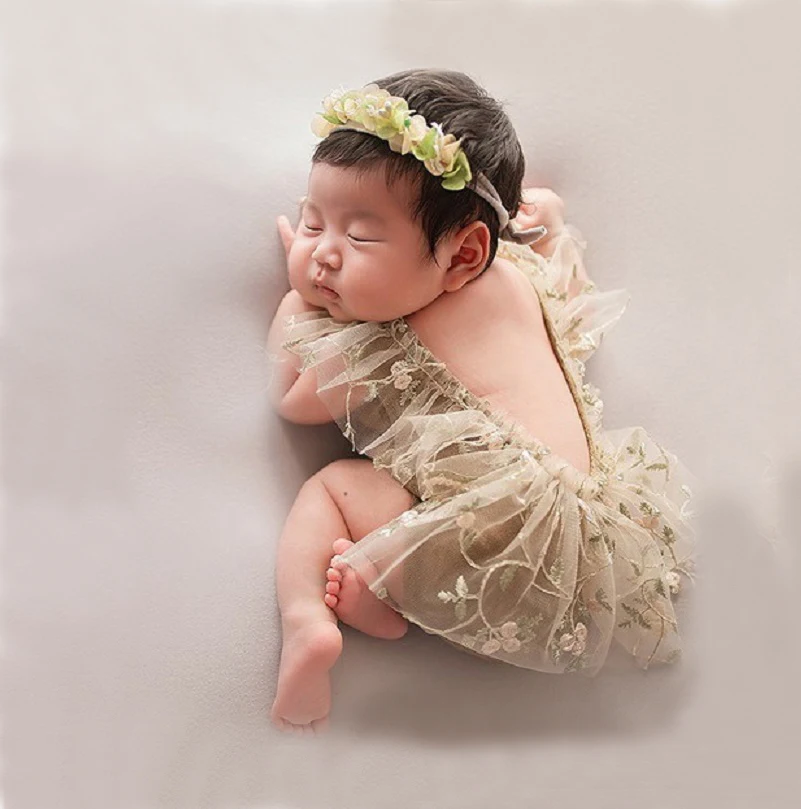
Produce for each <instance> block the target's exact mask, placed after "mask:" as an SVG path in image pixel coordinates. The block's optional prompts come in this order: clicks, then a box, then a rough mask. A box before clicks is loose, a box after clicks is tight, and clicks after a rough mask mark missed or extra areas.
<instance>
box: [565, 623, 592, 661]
mask: <svg viewBox="0 0 801 809" xmlns="http://www.w3.org/2000/svg"><path fill="white" fill-rule="evenodd" d="M586 645H587V627H586V626H584V624H582V623H578V624H576V629H575V631H573V632H572V633H571V632H566V633H565V634H564V635H562V637H561V638H559V648H560V649H561V650H562V651H563V652H571V653H572V654H574V655H575V656H576V657H578V655H580V654H582V653H583V652H584V649H585V647H586Z"/></svg>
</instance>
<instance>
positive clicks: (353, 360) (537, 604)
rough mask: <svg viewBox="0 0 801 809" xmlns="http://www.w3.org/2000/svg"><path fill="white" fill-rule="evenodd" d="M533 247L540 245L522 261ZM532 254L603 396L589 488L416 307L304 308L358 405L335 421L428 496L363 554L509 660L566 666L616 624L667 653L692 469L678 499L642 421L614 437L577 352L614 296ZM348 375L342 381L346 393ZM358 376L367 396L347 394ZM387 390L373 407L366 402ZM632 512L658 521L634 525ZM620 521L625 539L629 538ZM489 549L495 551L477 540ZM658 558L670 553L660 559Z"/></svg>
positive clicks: (430, 609) (568, 362)
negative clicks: (459, 366) (482, 389)
mask: <svg viewBox="0 0 801 809" xmlns="http://www.w3.org/2000/svg"><path fill="white" fill-rule="evenodd" d="M504 249H505V248H504ZM524 250H525V251H527V252H528V253H531V254H532V255H534V256H535V257H534V259H533V260H531V261H527V260H524V259H523V258H522V255H523V253H522V251H524ZM501 252H502V250H501V249H499V254H501ZM568 252H569V251H568ZM520 256H521V258H520V260H519V261H518V262H516V263H517V266H519V267H520V268H521V270H522V271H523V272H524V273H525V274H526V276H527V277H529V278H530V279H531V280H532V283H536V285H537V286H538V291H539V292H542V293H544V294H542V295H541V301H542V303H543V310H544V311H546V313H547V316H548V317H550V318H551V320H549V321H548V324H549V325H550V327H551V328H552V329H553V330H554V331H553V332H552V333H550V336H551V337H552V338H553V339H552V346H553V348H554V351H555V353H556V354H557V358H558V359H561V361H562V364H563V369H564V371H565V377H566V379H568V380H569V382H570V381H572V392H573V394H574V400H575V401H576V403H577V404H580V414H581V413H584V414H585V415H586V414H587V413H591V414H592V422H591V423H589V426H591V427H595V428H596V430H597V432H598V435H597V437H598V442H597V444H596V446H595V448H594V455H593V465H594V472H593V475H592V476H591V478H592V484H591V485H585V483H586V482H582V483H581V488H579V490H578V491H572V492H571V491H567V490H566V487H565V486H562V485H561V483H568V480H569V477H570V476H569V475H564V476H562V477H561V481H560V480H559V479H557V477H556V476H555V473H554V472H552V471H551V470H552V469H553V470H556V469H557V468H559V467H561V464H560V463H558V461H560V460H561V459H560V458H558V457H555V456H552V457H551V458H549V459H548V460H547V461H545V460H544V459H545V458H546V455H548V454H549V451H548V448H547V447H545V446H544V445H541V444H540V443H539V442H536V441H532V440H530V438H531V437H530V436H528V435H527V433H526V432H525V431H522V430H520V429H518V426H519V425H515V424H514V422H513V421H512V420H511V419H509V418H507V417H505V416H504V414H503V413H501V412H499V411H496V410H495V409H494V408H493V407H492V406H491V405H490V403H488V402H487V401H486V400H483V399H480V398H479V397H476V396H473V395H472V394H471V393H470V391H469V390H467V389H466V388H465V387H464V386H463V385H462V384H461V383H460V382H459V380H458V379H456V378H455V377H453V376H452V375H451V374H450V372H449V369H448V368H446V367H445V365H444V364H442V363H441V362H439V361H437V359H436V357H434V356H433V355H432V354H431V353H430V352H428V351H427V350H426V349H425V346H424V345H423V344H422V343H421V342H420V341H419V340H418V339H417V336H416V334H415V332H414V330H412V329H411V328H409V327H407V325H406V323H405V321H404V320H403V319H402V318H399V319H397V320H395V321H390V322H389V323H358V324H355V325H351V324H333V323H332V322H331V319H330V318H325V317H322V316H321V317H320V318H319V320H318V319H317V318H315V317H305V316H303V315H302V316H299V317H298V319H297V321H296V322H295V323H294V326H295V327H296V329H297V331H296V332H295V335H293V337H294V338H295V339H293V340H292V341H291V349H290V350H292V351H293V352H294V353H297V354H302V355H304V356H305V357H306V358H307V359H308V363H309V364H311V365H315V366H316V367H317V368H318V380H319V381H320V383H321V384H324V385H326V388H327V389H328V390H331V391H332V395H331V396H330V397H328V401H332V402H333V401H335V398H336V399H338V400H339V401H343V400H344V405H345V411H346V412H345V414H344V415H343V416H341V417H340V416H337V420H338V424H339V425H340V427H341V428H342V430H343V432H344V433H345V434H346V436H350V437H351V438H352V440H353V444H354V449H357V450H358V451H359V452H361V453H363V454H365V455H367V456H368V457H370V458H372V460H373V465H374V466H375V468H377V469H379V468H380V469H387V470H389V472H390V473H391V474H392V476H393V477H394V478H395V479H396V480H398V481H400V482H401V483H402V485H406V486H407V487H408V488H409V490H410V491H412V493H413V494H415V496H416V497H418V498H419V499H420V501H421V502H422V503H424V504H425V505H424V507H421V508H418V507H415V508H412V509H409V510H407V511H405V512H404V513H403V514H401V515H400V516H399V517H398V518H397V519H396V520H393V521H391V522H390V523H388V525H386V526H383V527H381V528H379V529H377V530H376V531H375V532H374V534H370V535H368V536H367V537H365V538H364V540H362V541H363V542H364V545H363V552H364V553H365V555H366V557H367V558H372V559H373V561H376V562H378V561H380V564H376V571H377V573H376V576H378V575H379V574H380V573H383V571H387V572H388V571H390V570H395V571H397V574H398V578H397V581H398V582H399V583H400V582H402V581H408V583H409V587H408V588H403V587H399V588H398V589H397V590H396V589H395V588H394V587H393V586H390V587H389V590H390V591H391V592H390V593H387V590H386V588H385V587H383V588H379V585H381V584H383V583H384V582H385V581H386V582H389V581H393V583H394V581H395V579H391V578H390V577H387V578H386V580H384V578H383V576H382V578H381V579H378V578H376V580H375V591H377V594H378V595H379V597H385V598H386V599H387V601H388V602H389V600H390V595H391V597H392V599H398V602H397V604H395V603H392V604H391V606H393V608H397V609H398V611H399V612H401V614H403V615H404V616H405V617H407V618H408V619H409V620H411V621H413V622H415V623H418V624H419V625H420V626H422V627H423V628H424V629H426V630H427V631H431V632H432V633H434V634H439V635H441V636H444V637H447V638H449V639H453V640H457V639H458V642H459V643H461V644H462V645H464V646H465V647H468V648H470V649H472V650H474V651H476V652H479V653H482V654H485V655H487V656H491V655H492V656H496V655H497V656H498V657H499V658H500V659H503V657H504V655H511V656H512V657H509V662H511V661H512V660H514V661H515V662H517V663H519V665H521V666H526V667H529V668H534V669H537V668H545V669H547V670H551V669H552V668H553V667H552V666H551V667H549V666H547V664H544V663H543V660H542V655H543V653H545V654H546V655H548V656H549V657H550V658H551V660H552V661H555V662H556V663H557V666H556V668H557V669H558V670H560V671H563V672H567V671H574V670H579V669H582V668H587V667H589V666H593V667H595V666H596V665H600V664H602V662H603V660H602V656H603V655H602V652H603V651H604V650H605V649H606V648H607V647H608V646H609V645H610V644H609V642H610V641H612V640H614V639H618V640H621V641H625V645H626V647H627V648H629V649H632V650H633V652H632V653H633V654H634V656H635V657H636V658H637V659H638V661H640V662H642V661H644V660H645V658H648V662H650V660H651V659H652V658H653V657H654V655H656V657H657V659H658V660H659V661H660V662H666V661H670V660H673V659H676V657H677V656H678V653H677V649H676V647H677V638H676V622H675V614H674V612H673V611H672V602H671V598H670V596H671V595H673V594H675V593H677V592H679V588H680V586H681V583H682V579H681V578H680V573H685V574H687V575H688V576H689V573H688V571H689V570H691V569H692V560H691V559H689V558H688V553H689V550H690V547H691V546H690V538H691V534H690V532H689V530H688V526H687V525H686V524H685V522H684V521H683V518H684V516H685V514H686V513H687V509H686V506H687V502H686V501H687V500H689V499H690V496H691V492H690V490H689V487H687V486H684V485H682V484H683V481H682V480H678V481H677V483H676V489H675V490H676V491H678V487H679V486H681V493H682V494H681V496H679V497H678V498H677V500H678V501H679V502H677V503H675V508H673V507H672V505H673V504H671V503H670V502H669V500H668V493H669V491H671V490H670V489H668V488H667V487H666V486H664V484H665V483H666V482H667V481H668V478H669V476H670V475H671V474H679V469H680V468H678V467H674V465H673V464H672V457H671V456H670V455H669V454H667V453H665V452H664V451H663V450H662V448H661V447H660V446H659V445H658V444H657V443H656V442H655V441H653V440H652V439H651V438H650V437H649V436H648V435H647V434H646V433H645V432H644V431H643V430H642V429H641V428H633V429H632V430H631V432H628V433H626V434H625V435H624V436H621V439H622V440H621V441H620V442H619V443H618V441H617V440H616V441H615V442H614V443H610V442H609V441H605V440H604V435H603V433H602V431H601V430H600V429H599V426H600V414H601V412H602V409H603V402H602V400H601V398H600V395H599V394H600V392H599V391H598V389H597V388H596V387H595V386H593V385H591V384H589V383H583V373H584V369H585V366H584V362H583V361H582V360H581V359H579V358H578V357H577V354H580V355H581V356H582V357H583V358H584V359H586V356H587V355H588V354H591V353H592V351H593V350H594V348H596V347H597V344H598V343H599V342H600V339H599V338H600V337H601V336H602V335H603V332H604V331H605V322H608V321H609V319H611V318H612V314H613V313H612V311H611V310H613V309H614V308H615V306H610V305H608V304H607V299H602V300H598V301H597V303H599V304H602V306H596V301H594V300H592V299H591V298H588V299H586V301H584V302H580V304H581V305H577V306H574V307H571V309H570V310H569V314H567V313H565V312H563V310H564V300H565V295H564V293H563V292H559V291H558V290H561V289H563V288H564V286H563V284H562V282H563V281H564V277H561V276H560V277H558V278H557V277H556V272H557V271H558V268H557V267H555V266H554V265H553V264H549V263H548V262H546V261H544V260H541V257H537V256H536V254H533V251H531V250H530V248H528V247H521V253H520ZM569 269H570V268H566V271H567V270H569ZM575 286H576V285H575V284H574V285H573V286H572V288H575ZM549 290H550V292H553V293H555V294H549ZM593 291H594V290H593V289H592V288H590V287H587V286H585V288H584V290H583V292H584V293H585V294H588V295H589V294H590V293H591V292H593ZM611 303H612V301H611V300H610V301H609V304H611ZM577 314H578V315H579V316H580V317H583V318H584V319H583V320H579V319H577V317H573V316H574V315H577ZM571 317H572V320H571ZM569 329H572V331H571V332H570V333H569V334H568V333H567V331H568V330H569ZM298 335H299V336H298ZM317 338H320V339H319V340H318V339H317ZM337 349H341V351H339V352H337ZM340 357H344V368H343V362H342V361H341V359H340ZM320 371H321V372H322V373H320ZM343 371H344V372H343ZM337 386H341V388H342V392H343V393H346V394H347V396H346V397H344V396H343V397H340V396H338V391H337V397H335V396H334V395H333V392H334V391H335V390H336V388H337ZM346 386H347V390H345V388H346ZM356 387H359V388H360V390H359V392H360V393H362V394H363V395H362V397H361V398H360V397H352V398H351V396H350V393H351V389H352V388H356ZM374 400H377V404H376V405H375V406H370V407H361V404H362V403H363V402H364V401H370V402H371V401H374ZM466 409H470V410H475V411H476V413H475V421H474V422H469V423H468V421H467V420H465V419H464V418H463V417H461V414H462V413H463V411H464V410H466ZM351 420H352V423H353V426H352V428H351ZM586 426H587V424H585V427H586ZM592 432H595V431H594V430H593V431H592ZM507 448H510V449H509V450H508V451H507ZM471 453H472V454H474V458H470V457H469V456H470V455H471ZM477 481H479V482H480V490H481V492H482V494H481V497H480V500H479V497H478V495H477V493H476V490H475V489H474V487H475V486H476V482H477ZM471 492H472V493H474V496H473V497H472V498H471V496H470V494H471ZM485 492H486V495H485ZM465 495H467V496H466V497H465ZM456 498H458V500H456V502H454V501H455V499H456ZM683 498H684V499H683ZM477 500H479V502H476V501H477ZM655 504H659V506H660V507H662V508H664V514H663V513H661V511H660V509H659V508H657V506H656V505H655ZM680 505H681V508H682V512H681V514H680V515H679V513H678V511H679V506H680ZM535 515H536V519H533V517H534V516H535ZM629 521H633V522H634V523H635V526H634V527H639V528H641V529H644V530H630V529H631V528H632V525H631V524H630V522H629ZM490 525H492V526H499V527H502V528H503V531H508V534H504V533H502V532H501V533H499V535H498V536H499V539H500V542H502V543H506V544H501V545H500V547H498V548H495V547H493V543H492V542H484V541H483V540H484V539H486V537H487V534H486V531H487V528H488V526H490ZM566 526H567V527H568V528H569V530H570V531H572V533H571V534H569V535H564V536H567V540H568V544H567V545H564V546H563V545H562V542H561V541H562V535H560V534H559V531H561V530H562V529H563V528H564V527H566ZM518 528H519V529H520V530H518ZM399 529H402V530H401V531H399ZM624 535H625V536H626V541H625V542H623V541H619V542H617V543H616V540H622V538H623V536H624ZM384 537H390V538H391V540H392V541H390V542H388V543H387V542H384V541H382V540H381V539H380V538H384ZM374 538H375V539H376V540H377V542H376V544H375V545H372V546H371V542H372V540H373V539H374ZM429 539H434V540H435V541H432V542H430V543H429ZM477 540H478V541H480V544H476V542H477ZM569 543H576V544H577V547H575V546H571V545H570V544H569ZM616 545H617V547H616ZM563 547H564V550H563ZM477 548H480V549H481V553H475V552H471V551H475V550H476V549H477ZM371 550H372V551H373V552H374V554H375V555H373V556H372V557H371ZM440 551H441V552H440ZM628 557H634V558H633V559H629V558H628ZM654 560H656V562H658V563H661V566H660V567H659V570H658V572H657V571H656V570H655V569H654V567H655V564H654ZM437 564H445V565H447V568H443V569H440V568H437V567H436V565H437ZM406 576H408V577H409V578H408V579H405V578H404V577H406ZM432 582H437V583H436V584H433V583H432ZM439 582H446V583H448V582H450V583H451V584H450V586H448V585H447V584H445V585H442V584H439ZM368 584H369V582H368ZM415 585H418V586H415ZM601 585H602V586H601ZM443 586H444V587H445V588H446V589H442V590H441V589H440V587H443ZM632 586H633V587H635V588H637V589H635V590H634V592H631V589H632ZM421 587H422V588H424V589H423V590H422V591H421V589H420V588H421ZM435 594H436V595H437V597H434V595H435ZM566 599H569V600H570V601H569V606H568V607H567V609H565V606H564V602H565V600H566ZM496 622H497V623H496ZM610 636H612V637H610ZM668 636H670V642H669V643H664V644H663V643H662V640H663V638H664V637H668ZM638 649H639V651H637V650H638ZM649 655H650V656H649Z"/></svg>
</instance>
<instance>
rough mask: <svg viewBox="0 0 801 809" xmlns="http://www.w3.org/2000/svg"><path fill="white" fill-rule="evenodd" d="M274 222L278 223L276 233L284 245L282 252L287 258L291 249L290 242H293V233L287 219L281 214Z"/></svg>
mask: <svg viewBox="0 0 801 809" xmlns="http://www.w3.org/2000/svg"><path fill="white" fill-rule="evenodd" d="M276 221H277V223H278V233H279V235H280V236H281V242H282V243H283V245H284V252H285V253H286V254H287V256H288V255H289V251H290V249H291V247H292V242H294V241H295V232H294V231H293V230H292V225H290V224H289V219H287V218H286V217H285V216H284V215H283V214H281V216H279V217H278V219H277V220H276Z"/></svg>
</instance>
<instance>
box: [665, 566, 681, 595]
mask: <svg viewBox="0 0 801 809" xmlns="http://www.w3.org/2000/svg"><path fill="white" fill-rule="evenodd" d="M665 583H666V584H667V586H668V587H669V588H670V592H671V593H678V592H679V587H680V585H681V579H680V578H679V574H678V573H677V572H676V571H675V570H671V571H670V572H669V573H666V574H665Z"/></svg>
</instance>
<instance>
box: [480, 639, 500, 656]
mask: <svg viewBox="0 0 801 809" xmlns="http://www.w3.org/2000/svg"><path fill="white" fill-rule="evenodd" d="M500 648H501V644H500V643H499V642H498V641H497V640H495V638H492V639H491V640H488V641H487V642H486V643H485V644H484V645H483V646H482V647H481V654H485V655H491V654H493V653H494V652H497V651H498V649H500Z"/></svg>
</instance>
